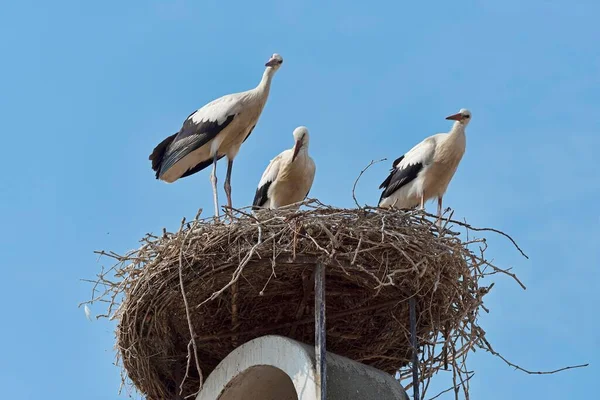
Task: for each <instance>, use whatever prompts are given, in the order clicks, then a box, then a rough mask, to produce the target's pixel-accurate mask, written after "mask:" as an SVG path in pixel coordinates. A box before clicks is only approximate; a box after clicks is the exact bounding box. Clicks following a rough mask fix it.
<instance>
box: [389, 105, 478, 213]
mask: <svg viewBox="0 0 600 400" xmlns="http://www.w3.org/2000/svg"><path fill="white" fill-rule="evenodd" d="M446 119H449V120H454V121H456V122H454V125H453V126H452V130H451V131H450V132H449V133H438V134H437V135H433V136H430V137H428V138H427V139H425V140H423V141H422V142H421V143H419V144H417V145H416V146H415V147H413V148H412V149H410V150H409V151H408V152H407V153H406V154H404V155H403V156H402V157H400V158H398V159H397V160H395V161H394V163H393V164H392V170H391V172H390V174H389V176H388V177H387V179H386V180H385V181H383V183H382V184H381V185H380V186H379V188H380V189H384V191H383V193H382V194H381V198H380V200H379V207H387V208H389V207H393V208H412V207H416V206H419V205H420V207H421V208H423V207H424V205H425V202H426V201H428V200H429V199H431V198H433V197H437V198H438V218H441V214H442V198H443V196H444V194H445V193H446V190H447V188H448V185H449V184H450V181H451V180H452V177H453V176H454V173H455V172H456V169H457V168H458V164H459V163H460V161H461V159H462V156H463V154H464V152H465V149H466V136H465V128H466V126H467V125H468V123H469V121H470V120H471V113H470V112H469V110H466V109H464V108H463V109H461V110H460V111H459V112H458V113H457V114H454V115H451V116H449V117H447V118H446Z"/></svg>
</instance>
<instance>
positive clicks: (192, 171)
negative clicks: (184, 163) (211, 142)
mask: <svg viewBox="0 0 600 400" xmlns="http://www.w3.org/2000/svg"><path fill="white" fill-rule="evenodd" d="M223 157H225V154H221V155H220V156H219V157H218V158H217V160H220V159H221V158H223ZM212 163H213V160H212V159H210V160H205V161H202V162H201V163H199V164H196V166H195V167H193V168H190V169H188V170H187V171H185V172H184V173H183V175H181V177H180V178H185V177H186V176H190V175H194V174H195V173H196V172H200V171H202V170H203V169H204V168H206V167H208V166H209V165H211V164H212Z"/></svg>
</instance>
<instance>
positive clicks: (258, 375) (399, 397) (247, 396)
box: [196, 335, 408, 400]
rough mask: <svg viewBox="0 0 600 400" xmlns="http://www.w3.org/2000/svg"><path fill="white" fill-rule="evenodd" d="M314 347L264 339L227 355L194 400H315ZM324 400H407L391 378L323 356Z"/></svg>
mask: <svg viewBox="0 0 600 400" xmlns="http://www.w3.org/2000/svg"><path fill="white" fill-rule="evenodd" d="M316 394H317V389H316V385H315V370H314V347H313V346H309V345H306V344H303V343H299V342H297V341H295V340H292V339H289V338H286V337H283V336H274V335H269V336H263V337H260V338H256V339H254V340H251V341H249V342H247V343H245V344H243V345H242V346H240V347H238V348H237V349H235V350H234V351H232V352H231V353H230V354H229V355H228V356H227V357H225V359H224V360H223V361H221V363H220V364H219V365H218V366H217V368H216V369H215V370H214V371H213V372H212V373H211V374H210V375H209V376H208V378H207V379H206V381H205V382H204V386H203V388H202V390H201V392H200V393H199V394H198V396H197V397H196V400H316V399H317V397H316ZM327 399H328V400H408V396H407V395H406V393H405V392H404V389H403V388H402V386H401V385H400V384H399V383H398V381H396V380H395V379H394V378H393V377H392V376H391V375H389V374H387V373H385V372H383V371H380V370H378V369H375V368H371V367H369V366H367V365H364V364H361V363H358V362H356V361H352V360H350V359H348V358H345V357H341V356H338V355H336V354H332V353H327Z"/></svg>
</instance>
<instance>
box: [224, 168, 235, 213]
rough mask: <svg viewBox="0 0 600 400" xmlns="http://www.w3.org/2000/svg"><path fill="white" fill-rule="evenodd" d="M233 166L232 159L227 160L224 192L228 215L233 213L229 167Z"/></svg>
mask: <svg viewBox="0 0 600 400" xmlns="http://www.w3.org/2000/svg"><path fill="white" fill-rule="evenodd" d="M232 168H233V160H228V162H227V177H226V178H225V194H226V195H227V207H228V208H229V214H230V217H231V216H232V214H233V211H232V210H233V204H232V202H231V169H232Z"/></svg>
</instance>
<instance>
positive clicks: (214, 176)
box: [210, 152, 219, 218]
mask: <svg viewBox="0 0 600 400" xmlns="http://www.w3.org/2000/svg"><path fill="white" fill-rule="evenodd" d="M218 160H219V153H218V152H215V155H214V157H213V170H212V173H211V174H210V183H212V189H213V201H214V202H215V218H219V197H218V194H217V161H218Z"/></svg>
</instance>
